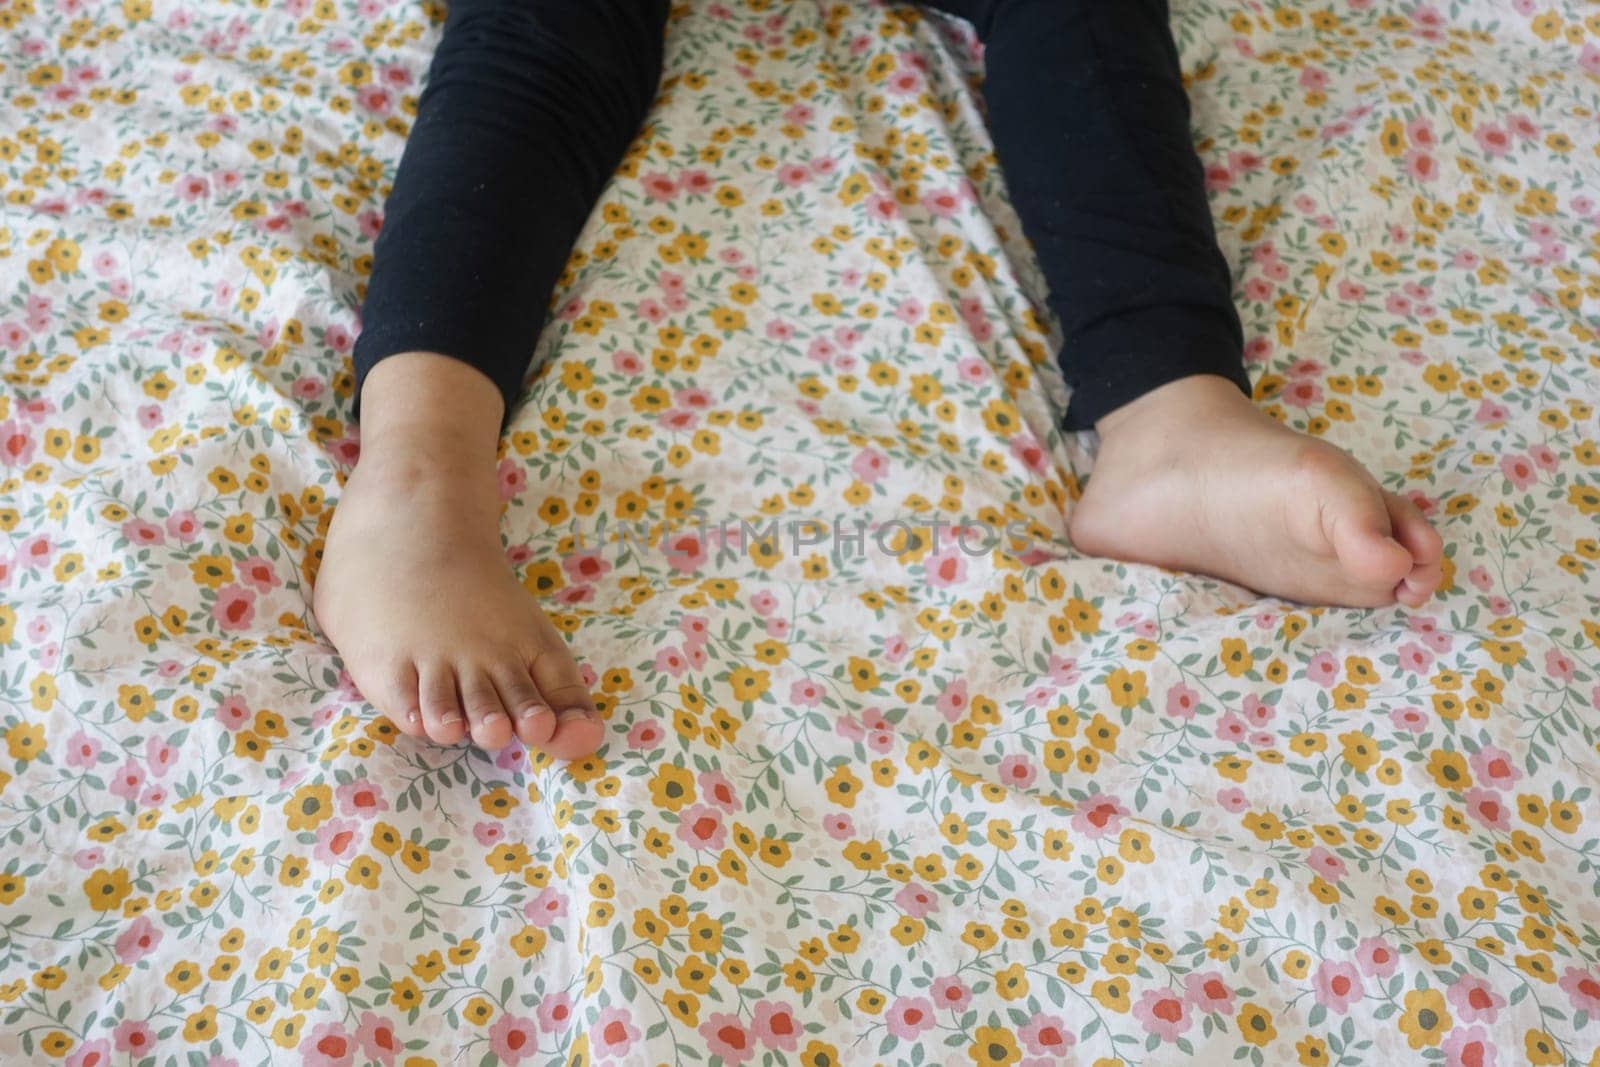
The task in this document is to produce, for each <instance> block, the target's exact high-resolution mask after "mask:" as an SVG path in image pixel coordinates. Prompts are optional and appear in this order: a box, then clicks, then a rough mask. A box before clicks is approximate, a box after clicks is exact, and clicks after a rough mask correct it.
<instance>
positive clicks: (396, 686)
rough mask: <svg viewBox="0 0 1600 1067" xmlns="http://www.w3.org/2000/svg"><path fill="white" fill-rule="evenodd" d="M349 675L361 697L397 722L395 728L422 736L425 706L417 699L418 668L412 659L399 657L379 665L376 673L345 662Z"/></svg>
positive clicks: (381, 713) (414, 735) (413, 735)
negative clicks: (423, 707)
mask: <svg viewBox="0 0 1600 1067" xmlns="http://www.w3.org/2000/svg"><path fill="white" fill-rule="evenodd" d="M345 667H346V669H347V670H349V671H350V677H351V678H352V679H354V680H355V683H356V687H357V688H358V689H360V691H361V697H362V699H364V700H365V701H366V702H367V703H369V704H371V705H372V706H373V707H374V708H377V709H378V714H380V715H382V716H383V717H384V718H386V719H388V720H389V721H390V722H392V723H394V726H395V729H397V730H399V731H400V732H401V733H403V734H409V735H410V736H412V737H421V736H423V730H422V708H421V705H420V702H419V701H418V699H417V669H416V667H414V666H413V665H412V663H411V661H410V660H403V659H397V660H395V661H393V662H391V663H386V664H383V665H382V666H380V667H378V669H377V674H376V676H375V677H374V676H373V674H372V673H371V672H369V671H367V670H365V669H363V667H361V666H360V665H355V666H354V667H352V665H351V664H349V663H346V665H345Z"/></svg>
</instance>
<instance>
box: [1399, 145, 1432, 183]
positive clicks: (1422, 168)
mask: <svg viewBox="0 0 1600 1067" xmlns="http://www.w3.org/2000/svg"><path fill="white" fill-rule="evenodd" d="M1401 162H1402V163H1403V164H1404V165H1405V168H1406V174H1407V175H1408V176H1409V177H1410V178H1411V179H1412V180H1413V181H1419V182H1431V181H1433V180H1434V179H1435V178H1437V177H1438V176H1439V173H1440V170H1439V161H1438V160H1437V159H1435V158H1434V157H1433V156H1432V155H1431V154H1429V153H1427V152H1424V151H1422V150H1420V149H1417V148H1413V149H1411V150H1410V151H1409V152H1407V153H1406V154H1405V155H1404V156H1403V157H1401Z"/></svg>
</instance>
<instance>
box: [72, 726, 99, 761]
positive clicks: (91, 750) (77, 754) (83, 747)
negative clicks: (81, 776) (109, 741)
mask: <svg viewBox="0 0 1600 1067" xmlns="http://www.w3.org/2000/svg"><path fill="white" fill-rule="evenodd" d="M99 761H100V742H99V741H96V740H95V739H94V738H92V737H90V736H89V735H88V734H86V733H84V732H83V731H82V730H79V731H78V732H77V733H75V734H73V735H72V736H71V737H69V738H67V766H68V767H93V766H94V765H95V764H96V763H98V762H99Z"/></svg>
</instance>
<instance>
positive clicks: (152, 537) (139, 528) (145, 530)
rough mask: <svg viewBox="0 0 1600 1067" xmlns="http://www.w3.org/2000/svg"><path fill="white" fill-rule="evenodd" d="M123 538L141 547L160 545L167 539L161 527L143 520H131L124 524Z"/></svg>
mask: <svg viewBox="0 0 1600 1067" xmlns="http://www.w3.org/2000/svg"><path fill="white" fill-rule="evenodd" d="M122 536H123V537H126V538H127V539H128V541H129V542H131V543H132V544H135V545H141V546H150V545H159V544H161V543H162V542H163V541H165V540H166V539H167V538H166V535H165V534H164V533H162V532H161V527H159V526H157V525H156V524H155V523H153V522H146V521H145V520H143V519H129V520H128V521H127V522H125V523H123V524H122Z"/></svg>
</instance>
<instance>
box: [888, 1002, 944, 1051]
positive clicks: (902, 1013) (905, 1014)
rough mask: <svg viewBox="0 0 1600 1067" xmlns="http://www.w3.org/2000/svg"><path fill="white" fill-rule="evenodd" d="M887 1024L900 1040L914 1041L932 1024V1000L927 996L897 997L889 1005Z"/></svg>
mask: <svg viewBox="0 0 1600 1067" xmlns="http://www.w3.org/2000/svg"><path fill="white" fill-rule="evenodd" d="M887 1025H888V1027H889V1032H890V1033H891V1034H893V1035H894V1036H895V1037H898V1038H899V1039H900V1040H901V1041H915V1040H916V1039H917V1037H918V1036H919V1035H921V1034H922V1032H923V1031H924V1030H927V1029H930V1028H931V1027H932V1026H933V1025H934V1018H933V1002H932V1001H930V1000H929V999H928V998H927V997H897V998H896V999H895V1002H894V1003H893V1004H891V1005H889V1013H888V1017H887Z"/></svg>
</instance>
